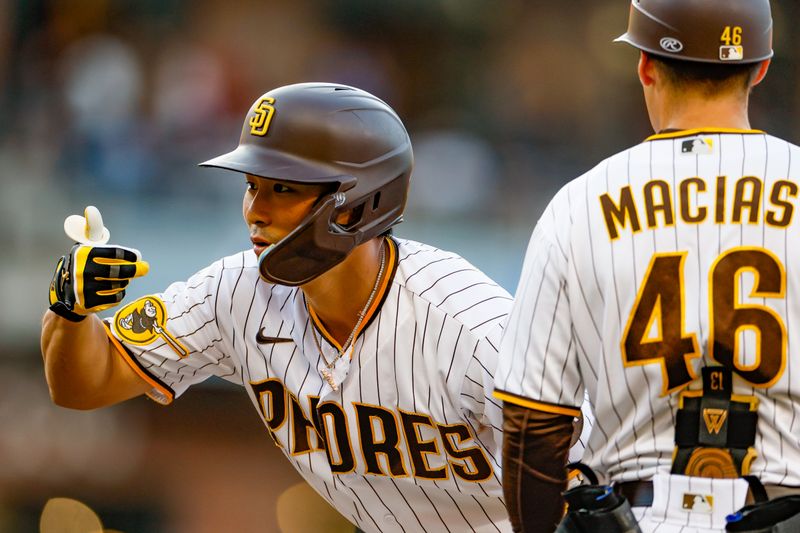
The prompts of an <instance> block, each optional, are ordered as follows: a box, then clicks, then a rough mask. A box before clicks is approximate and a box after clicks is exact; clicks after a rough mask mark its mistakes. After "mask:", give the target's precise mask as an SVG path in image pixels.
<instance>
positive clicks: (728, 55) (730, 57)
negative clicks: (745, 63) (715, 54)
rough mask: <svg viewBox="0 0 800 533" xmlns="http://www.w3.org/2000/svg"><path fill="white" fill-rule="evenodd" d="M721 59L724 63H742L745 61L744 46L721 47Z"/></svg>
mask: <svg viewBox="0 0 800 533" xmlns="http://www.w3.org/2000/svg"><path fill="white" fill-rule="evenodd" d="M719 58H720V60H722V61H741V60H742V59H744V47H743V46H720V47H719Z"/></svg>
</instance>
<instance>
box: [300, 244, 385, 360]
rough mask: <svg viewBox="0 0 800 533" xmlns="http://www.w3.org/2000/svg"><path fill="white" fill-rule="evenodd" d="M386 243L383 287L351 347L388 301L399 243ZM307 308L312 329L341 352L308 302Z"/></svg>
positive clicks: (380, 288)
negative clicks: (315, 329) (386, 252)
mask: <svg viewBox="0 0 800 533" xmlns="http://www.w3.org/2000/svg"><path fill="white" fill-rule="evenodd" d="M384 241H385V242H386V248H387V249H388V254H387V257H386V269H385V272H384V275H383V280H381V285H380V287H378V293H377V294H376V298H375V300H373V302H372V305H370V306H369V309H367V312H366V313H365V314H364V320H363V321H362V322H361V326H360V327H359V328H358V331H356V332H355V334H354V335H353V342H352V344H351V346H355V344H356V340H358V336H359V335H361V332H362V331H364V330H365V329H367V327H369V325H370V324H371V323H372V320H373V319H374V318H375V317H376V316H377V315H378V310H379V309H380V308H381V307H382V306H383V302H384V301H385V300H386V296H387V295H388V294H389V287H390V286H391V285H392V281H393V280H394V275H395V272H397V264H398V261H397V255H398V254H397V243H395V242H394V240H392V239H391V238H390V237H386V238H384ZM306 308H307V309H308V315H309V316H310V317H311V322H312V327H316V328H317V331H319V332H320V334H322V336H323V337H324V338H325V340H326V341H328V343H329V344H331V345H332V346H333V347H334V348H336V349H337V350H341V349H342V346H341V345H340V344H339V341H337V340H336V339H334V338H333V336H332V335H331V334H330V333H328V330H326V329H325V326H324V325H322V321H321V320H320V319H319V317H318V316H317V313H316V312H314V309H313V308H312V307H311V306H310V305H308V302H306ZM350 355H351V356H352V351H351V352H350Z"/></svg>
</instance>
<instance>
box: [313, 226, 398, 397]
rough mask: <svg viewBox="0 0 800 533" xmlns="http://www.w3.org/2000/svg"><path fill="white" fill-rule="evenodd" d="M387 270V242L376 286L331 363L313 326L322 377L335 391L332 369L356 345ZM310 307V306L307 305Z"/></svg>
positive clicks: (382, 249)
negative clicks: (320, 359) (321, 363)
mask: <svg viewBox="0 0 800 533" xmlns="http://www.w3.org/2000/svg"><path fill="white" fill-rule="evenodd" d="M385 268H386V243H385V241H383V242H381V266H380V268H379V269H378V276H377V277H376V278H375V285H374V286H373V287H372V292H370V294H369V298H367V303H366V304H364V307H363V308H362V309H361V311H360V312H359V313H358V320H357V321H356V325H355V327H354V328H353V330H352V331H351V332H350V335H349V336H348V337H347V340H346V341H345V343H344V344H343V345H342V349H341V350H339V353H337V354H336V357H334V358H333V359H332V360H331V361H328V359H327V358H326V357H325V353H324V352H323V351H322V346H321V345H320V342H319V339H317V331H316V328H315V327H314V324H311V338H312V339H314V344H316V345H317V350H318V351H319V355H320V357H322V361H323V362H324V363H325V368H324V369H322V370H321V371H320V373H321V374H322V377H323V378H325V381H327V382H328V385H330V386H331V388H332V389H333V390H335V391H337V390H339V385H338V384H337V383H336V381H334V379H333V374H332V373H331V369H332V368H333V367H334V366H336V362H337V361H338V360H339V359H341V358H342V356H343V355H344V354H345V353H346V352H347V349H348V348H349V347H351V345H355V339H354V337H355V336H356V332H357V331H358V328H360V327H361V323H362V322H363V321H364V317H365V316H366V315H367V311H368V310H369V308H370V306H371V305H372V302H373V301H374V300H375V295H376V294H378V287H379V286H380V284H381V279H382V278H383V271H384V270H385ZM306 305H308V304H306Z"/></svg>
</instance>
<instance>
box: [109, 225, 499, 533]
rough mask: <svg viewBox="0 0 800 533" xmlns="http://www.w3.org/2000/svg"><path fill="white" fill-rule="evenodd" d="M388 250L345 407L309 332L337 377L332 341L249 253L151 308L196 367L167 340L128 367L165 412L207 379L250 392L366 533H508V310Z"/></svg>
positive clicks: (132, 356)
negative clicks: (504, 431)
mask: <svg viewBox="0 0 800 533" xmlns="http://www.w3.org/2000/svg"><path fill="white" fill-rule="evenodd" d="M389 241H390V246H389V250H390V251H389V253H388V254H387V269H388V272H389V279H390V282H388V283H386V284H385V285H384V286H383V287H382V288H381V289H380V291H379V292H378V294H377V297H376V298H377V300H378V301H379V305H378V306H377V309H376V310H375V311H374V312H372V313H371V314H368V315H367V317H366V318H365V322H366V326H365V327H364V328H363V329H362V330H361V333H360V334H359V335H358V337H357V340H356V342H355V344H354V347H353V351H352V356H351V357H352V358H350V357H347V356H345V357H343V358H341V359H339V360H338V362H337V364H336V366H335V367H334V375H336V376H338V377H339V378H341V379H340V380H339V381H340V383H341V385H340V387H339V390H338V391H334V390H332V389H331V387H330V386H329V385H328V384H327V383H326V381H325V380H324V379H322V378H321V375H320V372H319V369H321V368H322V359H321V357H320V354H319V352H318V350H317V347H316V345H315V342H314V339H313V338H312V330H314V329H316V331H317V335H318V336H319V340H320V343H321V346H322V348H323V350H324V351H325V356H326V358H327V359H328V360H329V361H330V360H332V359H334V357H335V355H336V354H337V352H338V350H337V345H335V341H334V340H333V339H332V338H331V337H330V336H329V335H328V334H327V332H326V331H325V329H324V326H322V325H321V324H318V323H316V322H315V318H314V317H313V316H312V314H310V313H309V311H308V308H307V307H306V302H305V300H304V297H303V293H302V291H300V290H299V289H298V288H296V287H285V286H279V285H273V284H270V283H267V282H264V281H263V280H261V279H260V277H259V273H258V265H257V259H256V257H255V255H254V254H253V253H252V252H251V251H247V252H243V253H240V254H236V255H233V256H229V257H226V258H224V259H222V260H220V261H218V262H216V263H214V264H213V265H211V266H209V267H208V268H206V269H204V270H202V271H200V272H198V273H197V274H196V275H194V276H193V277H192V278H191V279H189V280H188V281H187V282H185V283H176V284H173V285H171V286H170V287H169V288H167V290H166V291H164V292H163V293H162V294H159V295H155V296H156V297H158V298H159V299H160V300H161V301H163V302H164V304H165V307H166V314H167V316H168V319H167V321H166V325H165V328H164V329H166V330H168V332H169V333H170V334H171V335H172V336H173V337H174V338H175V339H176V340H177V341H178V342H179V343H180V344H181V345H182V346H183V347H184V348H185V349H186V351H187V352H188V355H187V356H185V357H178V356H176V352H175V349H174V347H172V346H170V345H169V343H167V342H165V340H164V339H162V338H157V339H156V340H153V341H152V342H151V343H149V344H146V345H140V344H133V343H130V342H123V344H124V350H122V353H123V355H124V356H125V357H126V358H128V359H129V360H130V362H131V364H132V365H134V366H135V367H136V368H138V369H139V371H140V372H143V373H145V374H146V376H148V378H149V379H151V380H152V382H153V383H154V387H153V390H152V391H151V393H150V395H151V397H153V398H154V399H157V400H160V401H162V402H164V403H168V402H169V401H170V400H171V399H172V397H174V396H177V395H180V394H181V393H182V392H183V391H185V390H186V389H187V388H188V387H190V386H191V385H193V384H195V383H199V382H201V381H203V380H205V379H206V378H208V377H210V376H220V377H222V378H224V379H226V380H228V381H231V382H233V383H236V384H238V385H242V386H243V387H244V388H245V390H246V391H247V393H248V395H249V396H250V398H251V400H252V401H253V404H254V406H255V407H256V408H257V410H258V412H259V416H260V417H261V418H262V419H263V421H264V423H265V425H266V427H267V430H268V433H269V434H270V435H271V436H272V438H273V439H274V441H275V443H276V444H277V445H278V446H279V447H280V448H281V450H282V451H283V452H284V454H285V455H286V457H287V459H289V461H291V462H292V463H293V464H294V466H295V467H296V469H297V470H298V471H299V472H300V473H301V474H302V475H303V477H304V478H305V479H306V480H307V481H308V482H309V483H310V484H311V485H312V486H313V487H314V488H315V489H316V490H317V491H318V492H319V493H320V494H321V495H322V496H323V497H324V498H325V499H327V500H328V501H329V502H330V503H331V504H332V505H333V506H334V507H335V508H336V509H337V510H338V511H339V512H340V513H342V514H343V515H344V516H345V517H347V518H348V519H350V520H351V521H352V522H353V523H355V524H356V525H357V526H358V527H359V528H361V529H363V530H365V531H386V532H390V531H391V532H393V531H430V532H440V531H452V532H462V531H487V532H488V531H504V532H505V531H510V525H509V524H508V521H507V511H506V508H505V505H504V503H503V501H502V488H501V483H500V460H501V458H500V453H499V443H500V442H501V433H500V431H501V424H502V413H501V407H500V405H499V402H498V401H497V400H496V399H494V398H493V397H492V391H493V388H494V377H493V376H494V369H495V366H496V358H497V350H498V348H499V343H500V337H501V334H502V328H503V324H504V323H505V320H506V318H507V315H508V312H509V310H510V308H511V302H512V300H511V297H510V296H509V294H508V293H507V292H506V291H505V290H504V289H502V288H501V287H499V286H498V285H497V284H495V283H494V282H492V281H491V280H490V279H489V278H487V277H486V276H485V275H483V274H482V273H481V272H479V271H478V270H477V269H475V268H474V267H473V266H472V265H470V264H469V263H468V262H467V261H465V260H464V259H462V258H461V257H459V256H457V255H455V254H453V253H449V252H445V251H442V250H438V249H436V248H433V247H430V246H427V245H424V244H419V243H416V242H412V241H408V240H403V239H398V238H394V237H392V238H391V239H389ZM122 312H123V311H120V313H122ZM118 315H119V313H118ZM114 320H119V318H118V317H115V318H114ZM111 331H112V335H114V336H115V338H117V340H120V341H122V340H123V339H122V337H121V336H120V335H118V334H117V331H116V330H113V329H112V330H111ZM257 336H259V337H260V339H261V342H259V341H258V340H257Z"/></svg>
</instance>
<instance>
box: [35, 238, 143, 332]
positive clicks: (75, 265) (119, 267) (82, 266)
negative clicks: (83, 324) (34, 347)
mask: <svg viewBox="0 0 800 533" xmlns="http://www.w3.org/2000/svg"><path fill="white" fill-rule="evenodd" d="M149 269H150V266H149V265H148V264H147V262H145V261H142V260H141V254H140V253H139V251H138V250H134V249H132V248H123V247H121V246H88V245H84V244H76V245H75V246H73V247H72V249H71V250H70V252H69V253H68V254H67V255H65V256H63V257H62V258H61V259H59V260H58V263H57V264H56V270H55V273H54V274H53V281H52V282H51V283H50V309H51V310H52V311H53V312H55V313H56V314H58V315H61V316H62V317H64V318H66V319H68V320H72V321H74V322H79V321H81V320H83V319H84V318H85V317H86V315H87V314H89V313H96V312H98V311H102V310H104V309H108V308H110V307H114V306H115V305H117V304H118V303H119V302H121V301H122V299H123V298H124V297H125V287H127V285H128V283H129V282H130V280H131V279H132V278H137V277H140V276H144V275H145V274H147V272H148V271H149Z"/></svg>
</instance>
